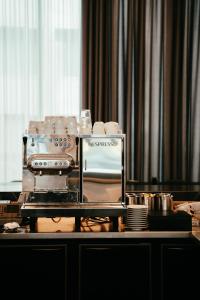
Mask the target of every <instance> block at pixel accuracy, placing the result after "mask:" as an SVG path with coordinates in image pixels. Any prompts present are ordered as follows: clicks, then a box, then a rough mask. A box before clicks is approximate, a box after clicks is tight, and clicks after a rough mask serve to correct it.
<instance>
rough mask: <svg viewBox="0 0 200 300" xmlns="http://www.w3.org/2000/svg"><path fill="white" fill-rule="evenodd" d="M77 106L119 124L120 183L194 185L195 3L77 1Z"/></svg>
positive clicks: (199, 84) (198, 21) (198, 166)
mask: <svg viewBox="0 0 200 300" xmlns="http://www.w3.org/2000/svg"><path fill="white" fill-rule="evenodd" d="M82 21H83V76H82V78H83V81H82V87H83V90H82V94H83V107H84V108H86V107H87V108H90V109H91V110H92V117H93V121H97V120H103V121H107V120H114V121H118V122H120V124H121V126H122V128H123V131H124V132H125V133H126V137H127V178H129V179H134V180H139V181H140V182H152V181H153V182H160V183H164V182H176V183H178V182H200V129H199V128H200V59H199V56H200V54H199V53H200V1H198V0H177V1H174V0H163V1H162V0H113V1H111V0H109V1H103V0H96V1H92V0H86V1H85V0H84V1H83V18H82Z"/></svg>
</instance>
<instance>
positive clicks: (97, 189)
mask: <svg viewBox="0 0 200 300" xmlns="http://www.w3.org/2000/svg"><path fill="white" fill-rule="evenodd" d="M81 149H82V152H81V160H82V162H83V165H82V170H81V174H82V193H83V202H94V203H95V202H100V203H106V202H107V203H113V202H118V203H119V202H123V193H124V135H118V136H113V137H85V138H83V139H82V140H81Z"/></svg>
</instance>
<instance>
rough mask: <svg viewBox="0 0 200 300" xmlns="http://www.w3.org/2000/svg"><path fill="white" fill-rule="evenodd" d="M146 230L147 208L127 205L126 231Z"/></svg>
mask: <svg viewBox="0 0 200 300" xmlns="http://www.w3.org/2000/svg"><path fill="white" fill-rule="evenodd" d="M147 228H148V206H147V205H142V204H134V205H127V215H126V228H125V229H126V230H130V231H132V230H144V229H147Z"/></svg>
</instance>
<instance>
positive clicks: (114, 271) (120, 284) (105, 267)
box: [79, 243, 151, 300]
mask: <svg viewBox="0 0 200 300" xmlns="http://www.w3.org/2000/svg"><path fill="white" fill-rule="evenodd" d="M79 267H80V272H79V299H80V300H93V299H97V300H100V299H104V300H110V299H119V300H121V299H146V300H148V299H151V244H150V243H147V244H145V243H138V244H134V243H133V244H126V245H120V244H100V245H99V244H92V245H91V244H90V245H83V244H81V245H79Z"/></svg>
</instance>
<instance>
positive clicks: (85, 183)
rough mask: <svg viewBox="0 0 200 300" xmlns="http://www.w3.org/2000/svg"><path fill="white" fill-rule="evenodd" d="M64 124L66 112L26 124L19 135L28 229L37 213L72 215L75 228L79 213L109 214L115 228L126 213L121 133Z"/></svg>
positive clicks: (23, 213)
mask: <svg viewBox="0 0 200 300" xmlns="http://www.w3.org/2000/svg"><path fill="white" fill-rule="evenodd" d="M52 119H53V121H52ZM58 121H59V122H58ZM33 123H34V126H32V125H33ZM57 123H59V126H58V125H57ZM67 124H68V122H67V117H66V118H65V117H62V118H61V119H60V118H59V117H57V118H55V117H54V118H53V117H46V118H45V120H44V121H43V122H32V123H31V124H29V130H28V132H27V133H26V134H25V135H24V136H23V138H22V142H23V147H22V148H23V155H22V156H23V157H22V158H23V175H22V192H21V194H20V196H19V202H20V203H21V215H22V217H23V218H29V219H30V225H31V228H32V230H34V229H33V228H34V226H35V222H36V220H37V218H38V217H49V218H54V217H68V216H73V217H75V230H76V231H80V219H81V217H86V216H87V217H89V216H90V217H92V216H102V217H105V216H108V217H110V218H112V219H113V224H114V226H113V227H114V231H117V226H118V225H117V222H118V221H117V220H118V217H119V216H121V215H124V214H125V206H124V189H125V187H124V185H125V165H124V161H125V157H124V153H125V151H124V150H125V149H124V148H125V135H124V134H117V135H93V134H86V135H81V134H79V133H78V131H77V130H76V129H75V130H72V129H70V126H68V125H67Z"/></svg>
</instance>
